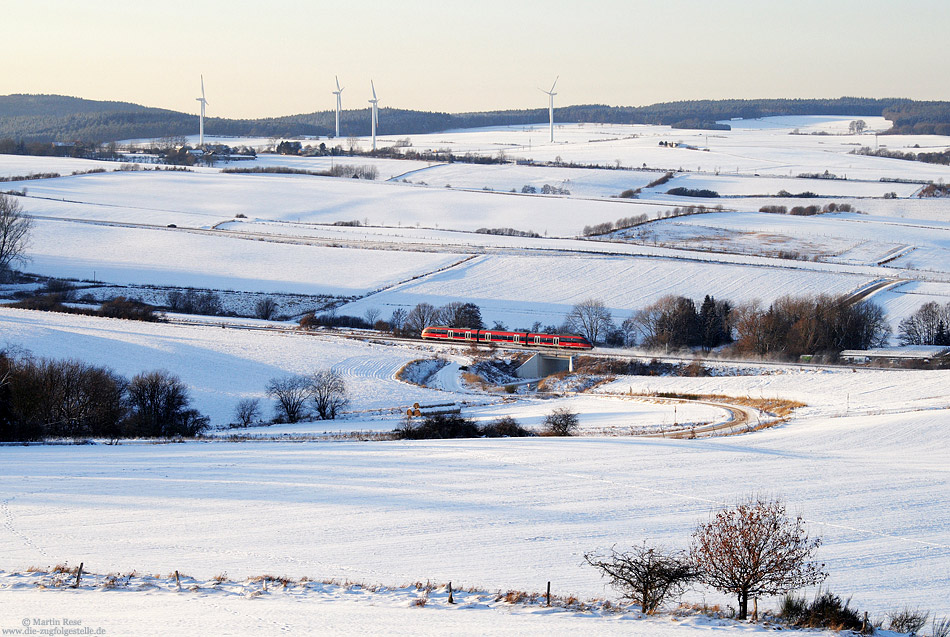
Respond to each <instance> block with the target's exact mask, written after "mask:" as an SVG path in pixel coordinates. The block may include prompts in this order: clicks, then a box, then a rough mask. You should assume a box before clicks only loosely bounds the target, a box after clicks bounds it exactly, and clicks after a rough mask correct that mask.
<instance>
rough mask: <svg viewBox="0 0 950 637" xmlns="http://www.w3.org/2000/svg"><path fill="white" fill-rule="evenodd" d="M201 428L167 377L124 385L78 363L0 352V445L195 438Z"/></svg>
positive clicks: (109, 373)
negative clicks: (93, 439) (51, 440)
mask: <svg viewBox="0 0 950 637" xmlns="http://www.w3.org/2000/svg"><path fill="white" fill-rule="evenodd" d="M207 428H208V418H207V417H206V416H203V415H202V414H201V413H199V412H198V411H197V410H195V409H192V408H191V397H190V395H189V392H188V388H187V387H186V386H185V384H184V383H183V382H182V381H181V379H180V378H178V377H177V376H175V375H174V374H172V373H170V372H167V371H164V370H157V371H151V372H143V373H141V374H137V375H135V376H133V377H132V378H131V379H127V378H125V377H124V376H122V375H120V374H117V373H116V372H115V371H113V370H111V369H109V368H108V367H99V366H96V365H90V364H88V363H84V362H82V361H77V360H71V359H70V360H56V359H48V358H34V357H32V356H28V355H21V356H16V355H13V354H11V353H8V352H4V351H0V441H17V442H20V441H32V440H45V439H49V438H91V437H96V438H107V439H110V440H117V439H119V438H128V437H143V438H157V437H174V436H195V435H198V434H200V433H201V432H203V431H204V430H205V429H207Z"/></svg>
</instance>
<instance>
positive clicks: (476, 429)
mask: <svg viewBox="0 0 950 637" xmlns="http://www.w3.org/2000/svg"><path fill="white" fill-rule="evenodd" d="M394 433H395V434H396V436H397V437H399V438H401V439H403V440H428V439H441V438H482V437H485V438H503V437H510V438H516V437H524V436H533V435H535V434H533V433H532V432H530V431H528V430H527V429H525V428H523V427H522V426H521V425H519V424H518V422H517V421H516V420H515V419H514V418H510V417H503V418H500V419H499V420H496V421H493V422H489V423H487V424H484V425H481V426H480V425H478V424H477V423H476V422H475V421H473V420H470V419H468V418H465V417H463V416H461V415H459V414H433V415H431V416H427V417H426V418H425V419H424V420H422V421H421V422H412V421H407V422H406V423H405V424H404V425H402V426H400V427H399V428H397V429H396V430H395V432H394Z"/></svg>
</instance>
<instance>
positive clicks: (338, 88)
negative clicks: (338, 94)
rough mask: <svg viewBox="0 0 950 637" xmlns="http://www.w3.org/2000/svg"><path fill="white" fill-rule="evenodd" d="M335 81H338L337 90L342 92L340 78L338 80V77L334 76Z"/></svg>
mask: <svg viewBox="0 0 950 637" xmlns="http://www.w3.org/2000/svg"><path fill="white" fill-rule="evenodd" d="M333 79H335V80H336V90H338V91H342V90H343V89H341V88H340V78H338V77H337V76H336V75H334V76H333Z"/></svg>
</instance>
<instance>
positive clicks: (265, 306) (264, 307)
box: [254, 296, 277, 321]
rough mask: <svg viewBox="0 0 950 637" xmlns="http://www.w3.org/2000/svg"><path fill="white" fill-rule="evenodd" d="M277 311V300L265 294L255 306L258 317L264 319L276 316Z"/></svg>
mask: <svg viewBox="0 0 950 637" xmlns="http://www.w3.org/2000/svg"><path fill="white" fill-rule="evenodd" d="M276 312H277V301H275V300H274V299H273V298H271V297H269V296H265V297H264V298H262V299H261V300H260V301H258V302H257V305H255V306H254V313H255V314H256V315H257V318H259V319H264V320H265V321H268V320H270V319H272V318H274V314H275V313H276Z"/></svg>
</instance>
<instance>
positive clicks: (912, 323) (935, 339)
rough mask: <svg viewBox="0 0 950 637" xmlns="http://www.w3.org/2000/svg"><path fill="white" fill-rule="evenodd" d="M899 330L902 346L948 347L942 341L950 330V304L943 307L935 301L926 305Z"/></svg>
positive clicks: (912, 315) (904, 322)
mask: <svg viewBox="0 0 950 637" xmlns="http://www.w3.org/2000/svg"><path fill="white" fill-rule="evenodd" d="M898 329H899V330H900V331H899V333H898V336H897V338H898V339H899V340H900V342H901V345H947V344H948V343H944V342H942V341H945V340H947V332H948V330H950V303H947V304H946V305H944V306H943V307H941V306H940V305H938V304H937V303H936V302H934V301H929V302H927V303H924V304H923V305H921V306H920V307H919V308H917V311H916V312H914V313H913V314H911V315H910V316H908V317H907V318H905V319H904V320H902V321H901V322H900V326H899V328H898Z"/></svg>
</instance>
